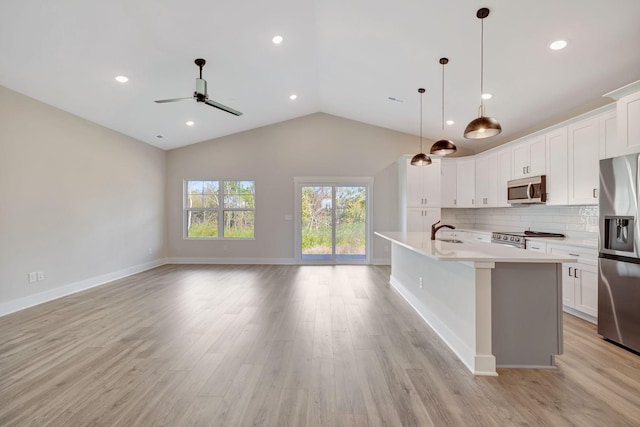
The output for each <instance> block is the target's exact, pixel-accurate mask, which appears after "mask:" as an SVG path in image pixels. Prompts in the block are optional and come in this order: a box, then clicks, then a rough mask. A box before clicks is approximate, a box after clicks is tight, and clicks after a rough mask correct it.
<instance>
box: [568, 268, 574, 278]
mask: <svg viewBox="0 0 640 427" xmlns="http://www.w3.org/2000/svg"><path fill="white" fill-rule="evenodd" d="M572 268H573V267H569V277H573V274H571V269H572Z"/></svg>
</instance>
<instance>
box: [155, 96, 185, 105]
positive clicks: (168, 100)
mask: <svg viewBox="0 0 640 427" xmlns="http://www.w3.org/2000/svg"><path fill="white" fill-rule="evenodd" d="M192 99H193V96H190V97H189V98H172V99H160V100H158V101H154V102H157V103H158V104H164V103H165V102H179V101H187V100H192Z"/></svg>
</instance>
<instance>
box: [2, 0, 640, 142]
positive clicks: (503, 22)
mask: <svg viewBox="0 0 640 427" xmlns="http://www.w3.org/2000/svg"><path fill="white" fill-rule="evenodd" d="M479 7H488V8H489V9H490V10H491V13H490V15H489V16H488V17H487V18H486V19H485V20H484V53H485V55H484V59H485V61H484V89H485V92H489V93H491V94H492V95H493V98H491V99H490V100H488V101H486V108H487V115H489V116H492V117H495V118H496V119H498V120H499V121H500V123H501V124H502V127H503V133H502V134H500V135H499V136H496V137H493V138H490V139H487V140H480V141H478V140H474V141H472V140H465V139H464V138H463V137H462V134H463V130H464V127H465V126H466V124H467V123H468V122H469V121H470V120H472V119H473V118H475V117H476V116H477V111H478V106H479V104H480V28H481V21H480V20H479V19H478V18H476V11H477V9H478V8H479ZM275 35H281V36H282V37H283V41H282V43H281V44H279V45H276V44H274V43H272V38H273V37H274V36H275ZM557 39H564V40H566V41H567V42H568V46H567V47H566V48H565V49H563V50H560V51H553V50H550V49H549V44H550V43H551V42H552V41H554V40H557ZM639 41H640V1H638V0H609V1H606V2H604V1H601V0H562V1H558V0H538V1H535V2H523V1H514V0H487V1H484V2H478V1H476V0H456V1H451V0H395V1H388V0H271V1H260V0H238V1H227V2H222V1H211V0H180V1H178V0H109V1H86V0H60V1H46V0H3V1H2V2H1V3H0V85H3V86H5V87H8V88H10V89H13V90H15V91H18V92H20V93H23V94H25V95H27V96H30V97H33V98H36V99H38V100H40V101H43V102H45V103H48V104H51V105H53V106H55V107H58V108H60V109H62V110H65V111H68V112H70V113H73V114H76V115H78V116H81V117H84V118H86V119H89V120H91V121H94V122H96V123H99V124H101V125H103V126H106V127H108V128H111V129H114V130H116V131H119V132H122V133H124V134H127V135H130V136H132V137H134V138H137V139H139V140H142V141H145V142H147V143H149V144H153V145H155V146H158V147H161V148H164V149H171V148H176V147H180V146H184V145H188V144H193V143H196V142H200V141H204V140H208V139H212V138H217V137H220V136H224V135H228V134H232V133H236V132H240V131H244V130H248V129H253V128H256V127H260V126H264V125H268V124H272V123H276V122H280V121H284V120H288V119H292V118H295V117H300V116H304V115H307V114H310V113H314V112H324V113H328V114H333V115H337V116H341V117H345V118H349V119H353V120H358V121H361V122H365V123H369V124H373V125H377V126H382V127H385V128H390V129H394V130H398V131H401V132H406V133H410V134H415V135H417V134H418V133H419V119H420V117H419V114H420V110H419V109H420V97H419V94H418V92H417V89H418V88H419V87H424V88H426V90H427V91H426V93H425V95H424V98H423V104H424V107H423V109H424V114H423V117H424V135H425V137H427V138H430V139H434V140H435V139H439V138H440V134H441V90H442V84H441V79H442V66H441V65H440V64H439V59H440V58H441V57H447V58H449V64H448V65H446V70H445V71H446V74H445V90H446V91H445V95H446V99H445V118H446V119H451V120H454V121H455V124H454V125H452V126H448V125H447V126H446V127H445V133H446V136H447V137H448V138H450V139H452V140H453V141H454V142H455V143H456V144H458V145H459V146H461V147H465V148H468V149H470V150H471V151H474V152H477V151H482V150H483V149H485V148H486V147H487V146H490V145H495V144H498V143H502V142H505V141H508V140H511V139H513V138H514V137H516V136H520V135H522V134H524V133H526V132H528V131H531V130H534V129H538V128H541V127H544V126H545V125H549V124H551V123H554V122H557V121H559V120H561V119H565V118H567V117H569V116H571V115H575V114H577V113H579V112H582V111H584V110H586V109H589V108H592V107H595V106H599V105H603V104H605V103H607V102H611V100H609V99H604V98H602V95H603V94H604V93H606V92H608V91H611V90H613V89H616V88H618V87H620V86H624V85H626V84H628V83H631V82H633V81H635V80H638V79H640V48H639V44H638V42H639ZM196 58H205V59H206V60H207V64H206V66H205V67H204V71H203V78H204V79H206V80H207V82H208V90H209V95H210V97H211V98H212V99H214V100H216V101H218V102H221V103H223V104H226V105H228V106H231V107H233V108H235V109H237V110H240V111H242V112H243V113H244V114H243V115H242V116H240V117H236V116H232V115H230V114H227V113H225V112H223V111H220V110H217V109H214V108H210V107H208V106H206V105H204V104H199V103H196V102H181V103H169V104H157V103H154V102H153V101H154V100H157V99H163V98H178V97H189V96H191V95H192V93H193V91H194V90H195V78H196V77H197V76H198V69H197V67H196V66H195V65H194V62H193V61H194V59H196ZM118 75H125V76H127V77H128V78H129V81H128V82H127V83H124V84H123V83H118V82H116V80H115V79H114V78H115V77H116V76H118ZM292 94H296V95H297V99H296V100H293V101H292V100H290V99H289V96H290V95H292ZM188 120H191V121H193V122H194V125H193V126H186V125H185V122H186V121H188ZM159 136H161V138H160V137H159Z"/></svg>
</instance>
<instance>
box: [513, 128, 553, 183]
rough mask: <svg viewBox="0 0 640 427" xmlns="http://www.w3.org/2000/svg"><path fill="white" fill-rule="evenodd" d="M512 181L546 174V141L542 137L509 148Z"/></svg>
mask: <svg viewBox="0 0 640 427" xmlns="http://www.w3.org/2000/svg"><path fill="white" fill-rule="evenodd" d="M511 166H512V172H511V176H512V178H513V179H517V178H524V177H527V176H535V175H544V174H545V172H546V141H545V137H544V135H540V136H536V137H533V138H531V139H527V140H525V141H522V142H519V143H517V144H516V145H514V146H513V147H512V148H511Z"/></svg>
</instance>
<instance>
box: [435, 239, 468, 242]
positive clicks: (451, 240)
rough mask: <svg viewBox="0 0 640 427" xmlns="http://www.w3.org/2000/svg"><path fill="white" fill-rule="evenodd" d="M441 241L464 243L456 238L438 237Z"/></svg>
mask: <svg viewBox="0 0 640 427" xmlns="http://www.w3.org/2000/svg"><path fill="white" fill-rule="evenodd" d="M438 240H440V241H441V242H447V243H464V242H463V241H462V240H458V239H438Z"/></svg>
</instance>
